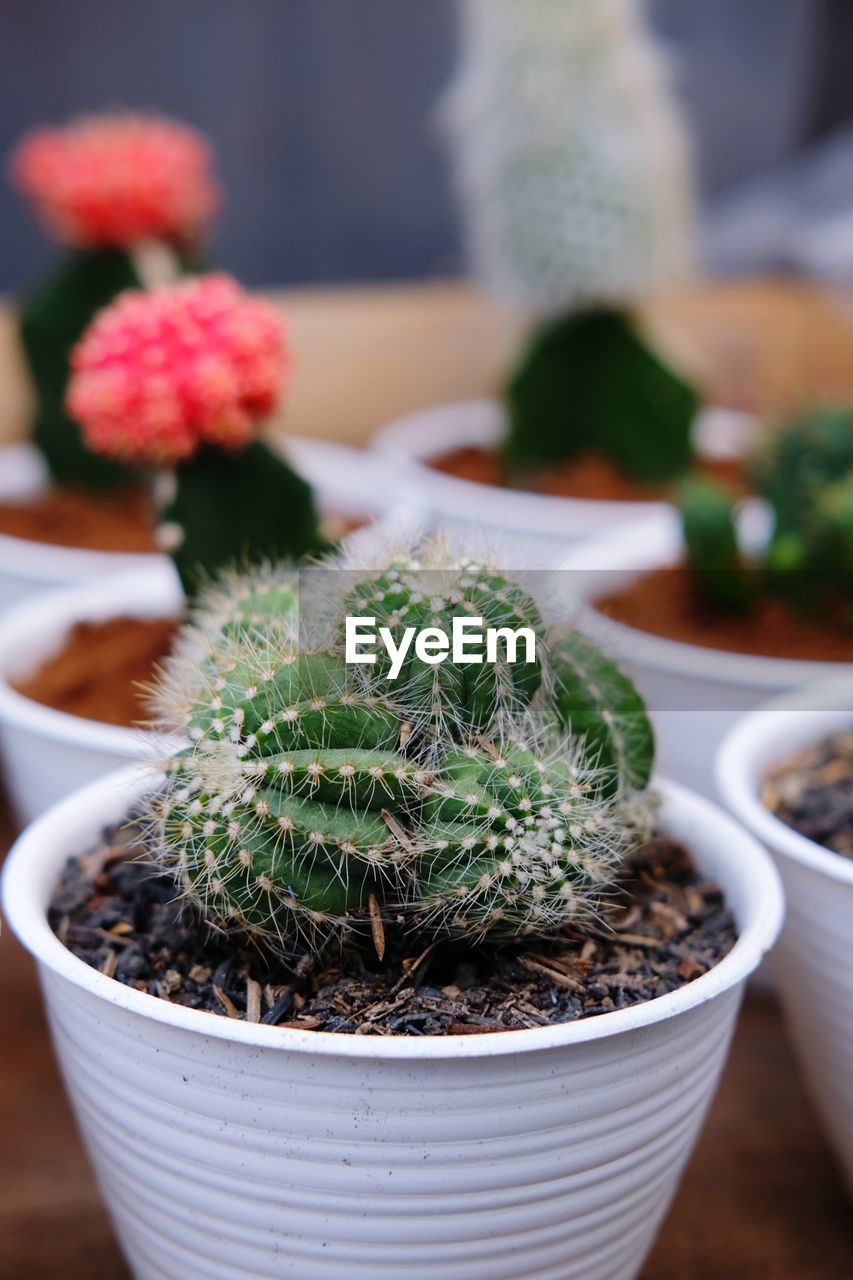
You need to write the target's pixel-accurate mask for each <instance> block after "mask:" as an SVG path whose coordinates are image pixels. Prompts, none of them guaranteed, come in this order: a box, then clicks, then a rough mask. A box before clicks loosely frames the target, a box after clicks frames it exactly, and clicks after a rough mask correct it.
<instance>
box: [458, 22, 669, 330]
mask: <svg viewBox="0 0 853 1280" xmlns="http://www.w3.org/2000/svg"><path fill="white" fill-rule="evenodd" d="M459 6H460V11H461V17H462V23H461V25H462V58H461V64H460V69H459V72H458V74H457V77H456V80H455V82H454V84H453V85H452V86H451V89H450V91H449V94H448V97H447V100H446V104H445V111H446V123H447V128H448V132H449V136H450V140H451V152H452V159H453V165H454V170H455V176H456V182H457V187H458V191H459V194H460V197H461V201H462V205H463V210H464V216H465V222H466V230H467V237H468V240H469V245H470V253H471V257H472V262H473V268H474V271H475V273H476V274H477V276H478V277H479V278H480V280H481V282H482V283H483V284H484V285H485V286H486V287H487V288H489V289H490V290H492V291H493V292H494V293H496V294H498V295H499V296H501V297H503V298H504V299H506V300H508V301H511V302H514V303H521V304H523V305H524V306H527V307H529V308H532V309H534V310H537V311H540V312H543V313H548V312H553V311H556V310H564V309H567V308H570V307H575V306H583V305H588V304H598V303H614V302H615V303H623V302H625V301H628V300H630V299H632V298H634V297H635V296H637V295H638V294H639V293H640V292H642V291H643V290H645V289H647V288H648V287H650V286H653V285H658V284H661V283H663V282H666V281H668V280H671V279H673V278H677V277H679V276H681V275H683V274H685V272H686V271H687V270H688V268H689V264H690V260H691V248H692V246H691V240H692V229H693V190H692V174H691V165H690V160H689V148H688V146H687V143H686V139H685V135H684V131H683V128H682V125H681V121H680V119H679V116H678V112H677V110H676V107H675V105H674V103H673V101H672V99H671V95H670V91H669V85H668V76H667V70H666V67H665V64H664V62H663V59H662V57H661V55H660V53H659V51H658V50H657V48H656V47H655V44H654V43H653V41H652V39H651V38H650V37H649V36H648V35H647V33H646V31H645V30H644V26H643V21H642V16H641V11H640V5H639V2H638V0H459Z"/></svg>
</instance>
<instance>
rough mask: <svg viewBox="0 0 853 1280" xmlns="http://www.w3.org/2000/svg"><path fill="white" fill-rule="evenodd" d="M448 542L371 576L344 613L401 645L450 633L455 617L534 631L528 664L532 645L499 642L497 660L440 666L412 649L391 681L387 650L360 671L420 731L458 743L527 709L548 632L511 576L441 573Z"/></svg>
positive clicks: (454, 567) (468, 567)
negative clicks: (418, 634)
mask: <svg viewBox="0 0 853 1280" xmlns="http://www.w3.org/2000/svg"><path fill="white" fill-rule="evenodd" d="M444 555H445V552H444V549H443V547H442V544H441V543H440V542H438V541H427V542H426V543H425V544H424V545H423V546H422V547H421V548H420V549H419V553H418V556H417V557H415V558H410V559H408V560H406V559H403V560H401V561H400V562H399V563H396V564H394V565H392V566H391V567H390V568H388V569H385V570H380V571H378V572H371V573H369V574H368V575H367V576H366V577H364V578H363V579H362V580H361V581H358V582H357V583H356V584H355V585H354V586H353V587H352V590H351V591H350V592H349V593H348V594H347V596H346V599H345V601H344V613H345V614H348V615H351V616H362V617H372V618H375V620H376V626H377V627H387V628H388V629H389V630H390V632H391V634H392V636H393V637H394V640H395V643H399V642H400V639H401V636H402V633H403V631H404V629H405V628H407V627H414V628H415V629H416V631H420V630H422V629H424V628H426V627H438V628H440V629H441V630H442V632H444V634H446V635H450V634H451V632H452V627H453V620H454V618H468V619H471V618H482V619H483V627H484V628H489V627H492V628H497V629H505V628H508V629H509V630H510V631H516V630H518V629H520V628H526V629H527V630H529V631H530V632H531V633H532V634H533V637H534V639H535V641H536V650H537V656H536V658H535V660H534V661H528V656H529V655H528V652H527V649H526V646H525V645H523V644H519V645H518V647H517V648H516V649H515V651H514V652H513V651H511V649H510V647H509V644H508V642H507V641H506V640H503V639H501V640H500V641H499V642H498V649H497V654H498V660H497V661H496V662H492V663H488V662H482V663H480V664H460V663H456V662H454V661H452V659H451V658H448V659H446V660H445V661H444V662H442V663H440V664H437V665H435V666H430V665H428V664H426V663H424V662H421V661H420V660H419V659H418V658H417V656H416V654H415V651H414V648H413V647H410V649H409V651H408V653H407V656H406V658H405V661H404V664H403V668H402V670H401V672H400V674H399V675H398V676H397V677H396V679H395V680H393V681H391V680H389V671H390V667H391V659H390V657H389V655H388V653H387V651H385V650H384V649H383V650H381V651H380V652H378V653H377V661H376V663H375V664H374V665H373V666H365V667H362V668H360V670H361V671H362V676H363V679H364V680H365V681H366V682H367V683H368V684H369V686H370V687H372V688H374V689H379V688H381V689H383V690H391V689H393V697H394V699H395V701H396V702H397V703H398V704H399V705H400V706H401V707H402V708H403V709H404V711H405V712H406V714H407V716H408V717H409V719H410V720H411V721H412V723H413V725H414V727H415V728H416V729H420V730H422V731H428V732H429V733H432V734H436V733H437V734H438V735H439V736H440V735H441V734H442V733H447V734H449V735H450V738H451V739H456V740H458V739H459V738H460V737H466V736H468V735H473V734H478V733H487V732H489V731H491V730H492V729H493V728H494V727H495V725H496V724H497V723H498V722H499V721H500V719H501V718H502V717H505V716H508V715H512V714H514V713H516V712H518V711H519V710H523V708H524V707H526V706H527V705H528V704H529V702H530V700H531V698H532V697H533V695H534V694H535V692H536V690H537V689H538V687H539V684H540V680H541V662H540V659H539V656H538V654H539V652H540V651H541V646H542V644H543V637H544V627H543V625H542V618H541V616H540V613H539V610H538V608H537V605H536V603H535V601H534V599H533V597H532V596H531V595H530V594H529V593H528V592H527V591H526V590H525V589H524V588H523V587H522V586H521V585H520V584H519V583H518V582H515V581H513V580H512V579H511V578H510V577H508V576H506V575H505V574H503V573H500V572H498V571H496V570H494V569H491V568H489V567H488V566H487V565H484V564H481V563H479V562H477V561H474V560H470V559H466V558H464V557H463V558H461V559H459V560H457V561H456V562H455V563H453V562H452V561H451V562H450V563H449V565H447V566H444V567H437V566H438V564H439V563H440V561H441V559H442V557H443V556H444Z"/></svg>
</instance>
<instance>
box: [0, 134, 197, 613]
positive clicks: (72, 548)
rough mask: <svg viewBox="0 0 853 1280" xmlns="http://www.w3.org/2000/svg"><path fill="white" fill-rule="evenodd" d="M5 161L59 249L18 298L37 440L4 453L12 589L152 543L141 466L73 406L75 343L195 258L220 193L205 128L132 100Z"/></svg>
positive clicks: (135, 562)
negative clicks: (120, 305)
mask: <svg viewBox="0 0 853 1280" xmlns="http://www.w3.org/2000/svg"><path fill="white" fill-rule="evenodd" d="M10 174H11V178H12V181H13V183H14V185H15V186H16V187H17V188H18V190H19V191H20V193H21V194H22V195H23V196H24V197H25V199H27V200H28V201H29V202H30V204H31V205H32V207H33V209H34V211H35V213H36V216H37V217H38V219H39V221H40V223H41V224H42V226H43V227H44V228H45V230H46V231H47V233H48V234H49V235H50V236H51V237H52V238H54V239H56V240H58V241H59V242H60V243H61V244H62V245H63V246H64V247H65V255H64V257H63V259H62V260H61V261H60V263H59V264H58V266H57V267H56V268H55V269H54V271H53V273H52V274H51V275H50V276H49V277H48V278H47V279H46V280H45V281H44V282H43V283H42V284H41V285H40V287H39V288H38V289H37V291H36V292H35V293H34V294H33V295H32V296H31V297H29V298H27V299H25V300H24V301H23V302H22V303H21V307H20V311H19V330H20V338H21V346H22V350H23V354H24V357H25V361H26V365H27V367H28V371H29V373H30V376H31V381H32V385H33V391H34V395H35V414H34V421H33V428H32V437H33V438H32V444H31V445H15V446H10V447H8V448H6V449H4V451H3V455H2V470H3V489H2V493H0V498H2V502H0V573H2V577H0V600H2V602H4V603H7V602H9V601H10V600H12V599H14V598H17V597H20V596H23V595H24V594H26V593H27V592H28V591H32V590H33V589H36V588H38V586H43V585H49V584H53V583H60V582H70V581H74V580H75V579H80V578H82V577H84V576H88V575H89V574H91V573H95V572H102V571H109V570H112V571H119V570H126V569H129V568H135V567H138V566H139V564H140V560H139V557H140V556H141V555H145V554H148V555H149V556H150V555H152V554H153V553H154V552H155V551H156V546H155V543H154V535H153V518H152V512H151V510H150V506H149V504H148V501H147V496H146V493H145V490H144V487H143V486H141V485H140V484H139V477H138V475H137V474H136V472H135V471H134V469H133V468H132V467H128V466H126V465H123V464H122V463H119V462H117V461H116V460H115V459H111V458H107V457H104V456H101V455H98V454H97V453H93V452H92V451H91V450H90V449H88V448H87V447H86V445H85V442H84V440H83V438H82V435H81V432H80V429H79V425H78V424H77V423H76V422H75V420H74V418H73V416H70V415H69V413H68V410H67V405H66V390H67V384H68V378H69V356H70V352H71V350H72V348H73V347H74V345H75V344H76V343H77V342H78V341H79V339H80V338H81V336H82V334H83V332H84V331H85V329H86V328H87V327H88V325H89V324H90V323H91V321H92V320H93V319H94V316H95V315H96V313H97V312H98V311H99V310H100V309H101V308H102V307H104V306H106V305H107V304H108V303H110V302H111V301H112V300H113V299H114V298H115V297H116V296H117V295H118V294H119V293H121V292H122V291H123V290H125V289H129V288H139V287H140V286H142V285H144V284H150V283H153V282H154V281H162V280H164V279H165V280H168V279H171V278H175V277H177V276H178V275H180V274H181V273H183V272H186V271H189V270H192V269H193V268H194V267H195V266H196V264H197V263H198V262H199V260H200V255H201V253H202V252H203V246H204V242H205V240H206V237H207V235H208V232H209V230H210V227H211V224H212V221H213V217H214V215H215V213H216V210H217V207H218V204H219V200H220V192H219V187H218V184H217V181H216V178H215V176H214V172H213V162H212V156H211V152H210V148H209V146H208V144H207V142H206V141H205V139H204V138H203V137H202V136H201V135H200V134H199V133H197V132H196V131H195V130H194V129H192V128H190V127H188V126H186V125H183V124H179V123H177V122H174V121H171V120H167V119H165V118H161V117H158V116H144V115H138V114H132V113H128V112H120V113H107V114H103V115H100V116H87V117H83V118H81V119H77V120H73V121H71V122H70V123H69V124H67V125H66V126H64V127H61V128H39V129H36V130H34V131H32V132H31V133H30V134H28V135H27V136H25V137H24V138H23V140H22V141H21V142H20V143H19V145H18V146H17V148H16V149H15V151H14V152H13V154H12V157H11V162H10ZM119 554H123V555H124V556H125V557H127V556H135V557H136V558H135V559H130V560H128V559H126V558H125V559H121V560H120V559H117V558H116V557H117V556H118V555H119Z"/></svg>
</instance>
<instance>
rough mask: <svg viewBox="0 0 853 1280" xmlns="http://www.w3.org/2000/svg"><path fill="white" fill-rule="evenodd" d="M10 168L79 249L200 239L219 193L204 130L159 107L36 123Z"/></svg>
mask: <svg viewBox="0 0 853 1280" xmlns="http://www.w3.org/2000/svg"><path fill="white" fill-rule="evenodd" d="M10 168H11V177H12V180H13V182H14V183H15V185H16V186H17V187H18V189H19V190H20V191H21V193H22V194H23V195H24V196H26V198H27V199H28V200H30V202H31V203H32V205H33V206H34V208H35V210H36V213H37V214H38V217H39V219H40V220H41V222H42V223H43V224H44V226H45V227H46V229H47V230H48V231H49V232H50V233H51V234H52V235H53V236H55V237H56V238H57V239H58V240H61V241H63V242H64V243H66V244H69V245H72V246H74V247H76V248H93V247H103V246H113V247H121V248H127V247H130V246H132V245H134V244H137V243H138V242H140V241H143V240H165V241H170V242H175V243H178V244H193V243H195V242H197V241H198V240H199V239H201V238H202V237H203V236H204V234H205V233H206V231H207V229H208V227H209V225H210V223H211V221H212V219H213V216H214V214H215V213H216V210H217V208H218V205H219V201H220V192H219V187H218V184H217V182H216V179H215V177H214V173H213V160H212V153H211V150H210V148H209V146H208V144H207V142H206V141H205V139H204V138H203V137H202V135H201V134H200V133H198V132H197V131H196V130H195V129H192V128H189V127H188V126H186V125H182V124H177V123H176V122H174V121H171V120H167V119H164V118H162V117H158V116H144V115H136V114H131V113H116V114H111V115H102V116H84V117H80V118H79V119H76V120H72V121H71V122H70V123H69V124H68V125H66V126H64V127H62V128H40V129H36V130H34V131H33V132H31V133H29V134H28V135H27V136H26V137H25V138H24V139H23V141H22V142H21V143H20V144H19V145H18V147H17V148H16V150H15V151H14V153H13V155H12V159H11V166H10Z"/></svg>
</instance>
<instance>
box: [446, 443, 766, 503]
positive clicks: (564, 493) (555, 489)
mask: <svg viewBox="0 0 853 1280" xmlns="http://www.w3.org/2000/svg"><path fill="white" fill-rule="evenodd" d="M428 465H429V466H431V467H432V468H433V470H434V471H441V472H443V473H444V474H445V475H448V476H455V477H456V478H457V479H459V480H471V481H473V482H474V483H475V484H486V485H496V486H498V487H499V488H509V487H511V482H510V477H509V475H508V474H507V469H506V464H505V462H504V458H503V455H502V453H501V451H500V450H499V449H495V448H488V447H486V446H483V445H464V446H462V447H461V448H458V449H451V450H450V451H449V452H448V453H443V454H440V455H439V456H438V457H437V458H432V459H430V461H429V464H428ZM699 470H701V471H702V472H703V474H708V475H712V476H714V477H715V478H717V479H719V480H723V481H724V482H725V483H727V484H729V485H732V486H733V487H735V488H741V487H742V480H741V477H740V474H739V469H738V468H737V467H736V466H735V465H734V464H732V463H729V462H710V461H708V462H703V463H701V464H700V466H699ZM512 487H517V488H523V489H525V490H527V491H528V492H530V493H546V494H550V495H551V496H552V497H555V498H592V499H596V500H598V501H600V502H652V501H654V500H656V499H662V498H665V497H667V495H668V493H669V488H668V486H666V485H648V484H643V483H641V482H640V481H639V480H634V479H633V478H632V477H630V476H626V475H623V474H622V472H620V471H619V469H618V468H617V467H615V466H614V465H613V463H612V462H610V461H609V460H608V459H607V458H604V457H602V456H600V455H599V454H594V453H588V454H584V455H582V456H581V457H577V458H570V459H568V460H567V461H566V462H553V463H550V464H549V465H548V466H543V467H538V468H537V469H536V470H535V471H533V472H531V474H530V475H529V476H528V477H527V479H526V482H525V483H524V484H522V485H516V486H512Z"/></svg>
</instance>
